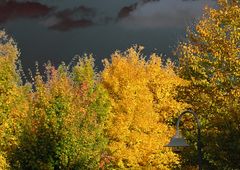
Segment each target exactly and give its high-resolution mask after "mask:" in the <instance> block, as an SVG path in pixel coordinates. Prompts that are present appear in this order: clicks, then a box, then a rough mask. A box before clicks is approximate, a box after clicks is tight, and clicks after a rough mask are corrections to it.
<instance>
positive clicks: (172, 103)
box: [102, 47, 185, 170]
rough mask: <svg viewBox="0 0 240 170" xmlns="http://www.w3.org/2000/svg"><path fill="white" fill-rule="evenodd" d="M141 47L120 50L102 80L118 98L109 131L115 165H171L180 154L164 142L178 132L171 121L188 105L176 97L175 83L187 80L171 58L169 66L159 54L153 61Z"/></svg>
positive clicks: (113, 105)
mask: <svg viewBox="0 0 240 170" xmlns="http://www.w3.org/2000/svg"><path fill="white" fill-rule="evenodd" d="M141 51H142V50H141V47H139V48H137V47H135V48H130V49H128V50H127V51H126V52H124V53H120V52H115V53H114V54H113V55H112V57H111V62H109V61H108V60H105V62H104V63H105V68H104V70H103V72H102V83H103V85H104V87H105V88H106V89H107V90H108V92H109V95H110V98H111V104H112V114H111V116H110V119H109V124H108V129H107V132H108V137H109V149H110V151H111V153H112V156H113V164H114V165H113V166H115V167H118V168H133V169H139V168H155V169H162V170H163V169H170V168H172V167H175V166H176V165H177V164H179V157H178V156H177V155H176V154H174V153H173V152H172V151H171V150H170V149H168V148H165V147H164V145H165V144H167V143H168V141H169V137H170V136H171V135H173V133H174V130H173V128H172V127H171V126H169V125H168V124H167V123H166V122H167V121H168V120H169V119H170V118H171V116H173V115H174V114H176V113H177V112H179V110H181V109H183V108H184V104H183V103H179V102H177V101H176V100H175V99H174V97H175V92H176V91H175V88H176V87H177V86H179V85H184V84H185V82H184V81H183V80H182V79H180V78H178V77H177V76H176V75H175V74H174V71H173V67H172V65H171V63H169V64H168V65H166V66H163V65H162V62H161V58H160V57H159V56H157V55H155V54H153V55H152V56H151V59H150V60H149V61H148V62H147V61H145V60H144V58H143V57H142V55H141Z"/></svg>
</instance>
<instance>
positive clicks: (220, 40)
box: [177, 0, 240, 169]
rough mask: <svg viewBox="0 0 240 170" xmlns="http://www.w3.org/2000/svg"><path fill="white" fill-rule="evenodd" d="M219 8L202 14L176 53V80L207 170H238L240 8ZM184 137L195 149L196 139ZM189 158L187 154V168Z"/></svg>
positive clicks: (232, 4)
mask: <svg viewBox="0 0 240 170" xmlns="http://www.w3.org/2000/svg"><path fill="white" fill-rule="evenodd" d="M218 4H219V6H218V8H217V9H213V8H206V9H205V13H204V15H203V17H202V18H201V20H200V21H199V22H198V23H197V24H196V26H195V29H193V30H190V29H189V30H188V33H187V39H188V40H187V42H183V43H180V45H179V47H178V50H177V52H178V55H179V56H180V58H179V59H180V69H179V74H180V76H181V77H182V78H184V79H187V80H189V81H190V82H191V83H190V86H189V87H187V88H182V89H181V90H180V95H179V96H180V98H182V99H183V101H185V102H188V103H189V104H191V106H192V108H193V109H194V110H195V111H196V112H197V113H198V114H199V116H200V118H201V124H202V126H203V127H202V129H203V135H202V136H203V146H204V160H205V163H206V166H207V167H206V168H207V169H210V168H212V169H239V168H240V162H239V160H240V154H239V153H240V147H239V146H240V123H239V122H240V112H239V108H240V100H239V98H240V60H239V59H240V5H239V2H238V1H234V0H232V1H230V0H219V1H218ZM194 135H195V136H196V134H194ZM189 137H190V139H191V140H192V141H193V143H194V141H195V139H196V138H194V137H193V136H190V134H189ZM195 153H196V152H195ZM193 157H197V156H196V155H195V156H193V155H192V154H188V159H187V162H190V161H191V159H192V158H193Z"/></svg>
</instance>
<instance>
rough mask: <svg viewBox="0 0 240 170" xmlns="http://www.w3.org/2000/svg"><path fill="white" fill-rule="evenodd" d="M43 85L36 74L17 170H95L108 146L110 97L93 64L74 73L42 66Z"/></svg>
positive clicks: (88, 62)
mask: <svg viewBox="0 0 240 170" xmlns="http://www.w3.org/2000/svg"><path fill="white" fill-rule="evenodd" d="M46 73H47V74H46V77H47V80H46V81H43V79H44V78H43V76H41V75H40V74H38V75H36V77H35V81H34V85H35V87H36V90H35V91H34V92H32V94H31V97H30V112H29V115H28V119H27V122H26V126H25V131H24V133H23V135H22V136H21V143H20V145H19V147H18V149H17V150H16V151H15V160H14V161H15V162H14V166H15V167H14V168H15V169H84V170H85V169H98V168H99V166H100V161H101V155H102V153H103V151H104V149H105V147H106V144H107V139H106V138H105V135H104V127H105V126H104V125H105V120H106V118H107V115H108V112H109V109H110V108H109V106H110V105H109V102H108V95H107V93H106V91H105V90H104V89H103V88H102V86H101V85H100V84H99V83H98V81H97V77H96V74H95V72H94V70H93V59H92V58H88V57H85V58H84V59H81V60H80V61H79V62H78V63H77V64H76V65H75V66H74V67H73V68H72V71H69V70H68V67H67V66H65V65H64V64H62V65H60V66H59V67H58V68H57V69H56V68H55V67H53V66H52V65H51V64H49V65H47V66H46Z"/></svg>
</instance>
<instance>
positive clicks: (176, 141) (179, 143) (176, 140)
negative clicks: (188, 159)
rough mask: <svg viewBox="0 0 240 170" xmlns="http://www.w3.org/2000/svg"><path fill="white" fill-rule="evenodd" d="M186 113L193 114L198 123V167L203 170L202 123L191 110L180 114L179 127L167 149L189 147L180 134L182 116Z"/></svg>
mask: <svg viewBox="0 0 240 170" xmlns="http://www.w3.org/2000/svg"><path fill="white" fill-rule="evenodd" d="M186 113H191V114H193V116H194V118H195V120H196V122H197V128H198V142H197V148H198V166H199V170H202V148H201V131H200V128H201V126H200V121H199V119H198V117H197V114H196V113H195V112H193V111H191V110H186V111H184V112H182V113H181V114H180V116H179V117H178V120H177V125H176V128H177V129H176V134H175V135H174V136H173V137H172V138H171V140H170V142H169V144H167V145H166V147H185V146H189V145H188V144H187V142H186V141H185V139H184V138H183V137H182V136H181V135H180V132H179V123H180V120H181V118H182V116H183V115H184V114H186Z"/></svg>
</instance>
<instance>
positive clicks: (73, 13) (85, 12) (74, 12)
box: [56, 5, 96, 18]
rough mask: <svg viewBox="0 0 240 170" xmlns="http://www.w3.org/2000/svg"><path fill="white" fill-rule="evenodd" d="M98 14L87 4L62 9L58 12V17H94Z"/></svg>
mask: <svg viewBox="0 0 240 170" xmlns="http://www.w3.org/2000/svg"><path fill="white" fill-rule="evenodd" d="M95 15H96V12H95V11H94V9H92V8H89V7H86V6H83V5H81V6H79V7H77V8H74V9H66V10H63V11H60V12H58V13H57V14H56V16H57V17H59V18H69V17H78V16H80V17H84V18H87V17H94V16H95Z"/></svg>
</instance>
